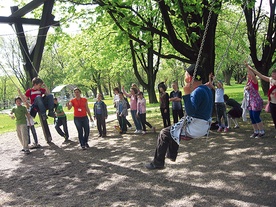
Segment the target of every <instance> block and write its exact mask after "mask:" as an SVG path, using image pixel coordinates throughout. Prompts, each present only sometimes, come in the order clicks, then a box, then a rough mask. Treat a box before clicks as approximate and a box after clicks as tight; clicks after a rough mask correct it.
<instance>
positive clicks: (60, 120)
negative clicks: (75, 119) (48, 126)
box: [54, 98, 69, 142]
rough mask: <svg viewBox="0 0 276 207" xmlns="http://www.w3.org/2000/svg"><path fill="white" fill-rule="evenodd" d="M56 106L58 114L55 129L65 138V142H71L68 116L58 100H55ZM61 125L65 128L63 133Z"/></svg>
mask: <svg viewBox="0 0 276 207" xmlns="http://www.w3.org/2000/svg"><path fill="white" fill-rule="evenodd" d="M54 105H55V112H56V118H55V129H56V130H57V133H58V134H59V135H60V136H62V137H64V139H65V140H64V142H67V141H68V140H69V133H68V127H67V117H66V114H65V113H64V111H63V108H62V105H61V104H60V103H59V102H58V100H57V98H54ZM61 125H62V127H63V131H62V130H61V128H60V126H61Z"/></svg>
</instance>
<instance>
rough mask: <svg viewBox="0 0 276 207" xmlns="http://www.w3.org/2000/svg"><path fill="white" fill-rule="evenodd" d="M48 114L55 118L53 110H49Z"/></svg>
mask: <svg viewBox="0 0 276 207" xmlns="http://www.w3.org/2000/svg"><path fill="white" fill-rule="evenodd" d="M48 116H49V117H52V118H55V117H56V114H55V112H54V111H53V110H49V113H48Z"/></svg>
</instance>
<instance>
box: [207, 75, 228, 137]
mask: <svg viewBox="0 0 276 207" xmlns="http://www.w3.org/2000/svg"><path fill="white" fill-rule="evenodd" d="M212 79H213V80H212ZM214 80H215V77H214V76H213V75H212V74H210V75H209V82H210V83H213V81H214ZM215 85H216V87H215V86H214V85H213V84H210V87H211V88H212V89H214V90H215V109H216V114H217V121H218V125H219V128H218V132H222V131H224V132H228V131H229V126H228V120H227V116H226V106H225V103H224V98H223V95H224V88H223V83H222V82H221V81H216V84H215ZM222 118H223V120H224V123H225V126H224V127H223V126H222V122H221V119H222ZM223 128H224V130H223Z"/></svg>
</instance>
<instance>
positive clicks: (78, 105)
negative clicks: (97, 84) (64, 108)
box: [71, 98, 87, 117]
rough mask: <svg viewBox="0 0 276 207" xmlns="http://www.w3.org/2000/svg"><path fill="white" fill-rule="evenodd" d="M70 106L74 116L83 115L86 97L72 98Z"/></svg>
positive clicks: (84, 114)
mask: <svg viewBox="0 0 276 207" xmlns="http://www.w3.org/2000/svg"><path fill="white" fill-rule="evenodd" d="M71 103H72V106H73V107H74V116H75V117H84V116H87V115H86V104H87V99H86V98H80V99H76V98H74V99H72V100H71Z"/></svg>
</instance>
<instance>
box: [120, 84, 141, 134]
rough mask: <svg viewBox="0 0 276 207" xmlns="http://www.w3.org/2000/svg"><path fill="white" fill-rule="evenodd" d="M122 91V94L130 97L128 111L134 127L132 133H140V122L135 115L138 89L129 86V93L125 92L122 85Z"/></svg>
mask: <svg viewBox="0 0 276 207" xmlns="http://www.w3.org/2000/svg"><path fill="white" fill-rule="evenodd" d="M122 92H123V93H124V95H125V96H126V97H128V98H130V113H131V117H132V120H133V122H134V125H135V128H136V130H135V131H134V133H135V134H136V133H141V132H142V126H141V123H140V120H139V119H138V117H137V115H136V114H137V93H138V89H137V88H136V87H131V88H130V93H127V92H126V91H125V89H124V87H122Z"/></svg>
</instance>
